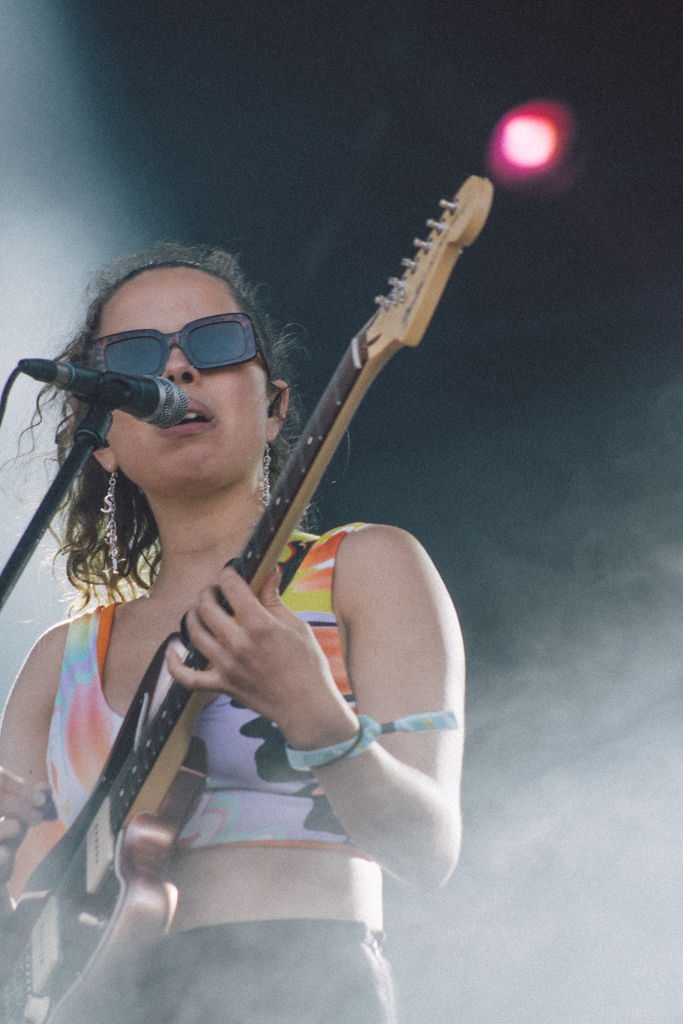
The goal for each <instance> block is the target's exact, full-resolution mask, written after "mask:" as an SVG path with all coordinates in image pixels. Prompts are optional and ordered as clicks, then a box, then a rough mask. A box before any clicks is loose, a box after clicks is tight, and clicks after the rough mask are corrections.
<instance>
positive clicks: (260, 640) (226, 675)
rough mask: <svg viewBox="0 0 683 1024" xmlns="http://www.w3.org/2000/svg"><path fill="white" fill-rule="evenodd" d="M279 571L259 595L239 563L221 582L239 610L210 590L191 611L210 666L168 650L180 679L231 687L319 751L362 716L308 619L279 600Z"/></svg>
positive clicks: (195, 637) (289, 736)
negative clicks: (202, 667)
mask: <svg viewBox="0 0 683 1024" xmlns="http://www.w3.org/2000/svg"><path fill="white" fill-rule="evenodd" d="M278 582H279V572H277V571H275V572H273V573H272V574H271V575H270V577H269V578H268V579H267V580H266V582H265V584H264V586H263V589H262V591H261V594H260V596H259V598H256V597H255V596H254V594H253V593H252V591H251V590H250V588H249V586H248V585H247V584H246V583H245V582H244V580H243V579H242V578H241V577H240V576H239V575H238V573H236V572H235V570H234V569H224V570H223V572H222V573H221V575H220V577H219V579H218V586H219V587H220V590H221V591H222V593H223V595H224V596H225V599H226V600H227V602H228V604H229V605H230V607H231V608H232V609H233V610H234V612H235V615H234V617H233V616H231V615H229V614H228V613H227V612H226V611H225V610H224V609H223V608H222V607H221V606H220V604H219V603H218V601H217V599H216V590H215V588H211V587H209V588H207V589H206V590H204V591H203V592H202V593H201V595H200V597H199V600H198V601H197V603H196V604H195V605H194V606H193V607H192V608H191V609H190V611H189V612H188V614H187V626H188V629H189V632H190V637H191V638H192V643H193V644H194V646H195V647H196V648H197V650H199V651H201V653H202V654H203V655H204V656H205V657H206V658H208V659H209V661H210V667H209V668H208V669H207V670H206V671H204V672H198V671H196V670H194V669H190V668H187V667H186V666H185V665H183V663H182V661H181V660H180V658H179V657H178V655H177V654H176V653H175V651H171V652H170V653H169V655H168V667H169V670H170V672H171V673H172V675H173V677H174V679H177V680H178V682H180V683H182V684H183V685H184V686H187V687H188V688H190V689H197V690H207V691H211V692H221V693H226V694H228V695H229V696H230V697H234V698H235V700H238V701H239V702H240V703H241V704H244V705H245V706H246V707H248V708H251V709H252V711H255V712H257V713H258V714H260V715H263V716H264V717H265V718H267V719H269V720H270V721H271V722H275V723H276V725H277V726H278V727H279V728H280V730H281V731H282V733H283V734H284V736H285V738H286V740H287V742H288V743H289V744H290V746H292V747H296V748H298V749H301V750H314V749H316V748H318V747H326V746H329V745H331V744H333V743H339V742H341V741H342V740H347V739H350V738H351V737H352V736H354V735H355V734H356V733H357V732H358V721H357V719H356V716H355V715H354V714H353V712H352V711H351V709H350V708H349V706H348V704H347V703H346V701H345V700H344V698H343V697H342V695H341V694H340V693H339V690H338V689H337V686H336V685H335V682H334V679H333V678H332V673H331V671H330V667H329V665H328V663H327V660H326V658H325V656H324V654H323V652H322V650H321V648H320V645H319V644H318V642H317V641H316V639H315V637H314V636H313V632H312V630H311V628H310V626H308V624H307V623H305V622H302V621H301V620H300V619H298V618H297V617H296V615H294V613H293V612H291V611H290V610H289V609H288V608H286V607H285V605H284V604H283V603H282V601H281V600H280V594H279V591H278Z"/></svg>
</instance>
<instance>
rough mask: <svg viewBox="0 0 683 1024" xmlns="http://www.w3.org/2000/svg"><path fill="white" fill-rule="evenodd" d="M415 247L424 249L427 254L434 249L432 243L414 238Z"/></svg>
mask: <svg viewBox="0 0 683 1024" xmlns="http://www.w3.org/2000/svg"><path fill="white" fill-rule="evenodd" d="M413 245H414V246H415V248H416V249H424V250H425V252H426V251H427V250H428V249H431V247H432V243H431V242H425V241H424V240H423V239H422V238H414V239H413Z"/></svg>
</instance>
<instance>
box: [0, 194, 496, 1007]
mask: <svg viewBox="0 0 683 1024" xmlns="http://www.w3.org/2000/svg"><path fill="white" fill-rule="evenodd" d="M492 198H493V188H492V186H491V184H490V182H489V181H487V180H486V179H483V178H478V177H474V176H473V177H470V178H468V179H467V181H466V182H465V183H464V185H463V186H462V188H461V189H460V190H459V191H458V193H457V194H456V195H455V196H454V198H453V199H452V200H445V199H444V200H441V202H440V207H441V211H440V215H439V217H438V219H436V218H435V219H430V220H428V221H427V226H428V227H429V229H430V231H429V234H428V236H427V237H426V238H425V239H419V238H416V239H415V241H414V247H415V252H414V254H413V255H412V256H411V257H410V258H406V259H404V260H403V267H404V272H403V274H402V276H401V277H391V278H389V288H390V290H389V292H388V294H386V295H380V296H378V297H377V298H376V299H375V302H376V304H377V306H378V309H377V311H376V312H375V314H374V315H373V316H372V317H371V318H370V320H369V321H368V322H367V323H366V324H365V325H364V327H363V328H362V329H361V330H360V331H359V333H358V334H357V335H356V336H355V337H354V338H353V339H352V341H351V343H350V345H349V347H348V349H347V351H346V352H345V354H344V356H343V358H342V361H341V363H340V365H339V367H338V368H337V370H336V372H335V373H334V376H333V377H332V380H331V381H330V383H329V385H328V387H327V389H326V391H325V393H324V395H323V396H322V398H321V400H320V402H319V403H318V406H317V408H316V409H315V411H314V413H313V415H312V416H311V418H310V420H309V422H308V424H307V425H306V428H305V429H304V431H303V433H302V435H301V438H300V440H299V442H298V443H297V445H296V447H295V448H294V450H293V452H292V454H291V456H290V458H289V460H288V462H287V465H286V466H285V468H284V470H283V472H282V474H281V475H280V478H279V480H278V482H277V485H276V487H275V488H274V490H273V493H272V496H271V501H270V504H269V505H268V507H267V508H266V510H265V511H264V513H263V515H262V517H261V519H260V520H259V522H258V523H257V525H256V527H255V528H254V531H253V533H252V535H251V537H250V539H249V541H248V542H247V545H246V546H245V548H244V550H243V551H242V553H241V554H240V556H239V558H237V559H235V560H234V561H233V563H232V564H233V565H234V566H235V567H236V569H237V571H238V572H239V573H240V574H241V575H242V577H243V578H244V579H245V580H246V581H247V583H248V584H249V585H250V587H251V588H252V590H253V591H254V593H256V594H258V593H259V592H260V590H261V587H262V586H263V583H264V581H265V579H266V578H267V576H268V575H269V574H270V572H272V570H273V568H274V567H275V564H276V563H277V560H278V557H279V556H280V554H281V552H282V551H283V549H284V547H285V545H286V543H287V541H288V539H289V536H290V534H291V533H292V531H293V530H294V529H295V528H296V526H297V524H298V522H299V520H300V518H301V516H302V515H303V512H304V510H305V508H306V506H307V504H308V502H309V501H310V499H311V496H312V495H313V493H314V491H315V489H316V487H317V485H318V483H319V481H320V478H321V477H322V474H323V472H324V471H325V469H326V467H327V465H328V464H329V462H330V459H331V458H332V455H333V454H334V451H335V449H336V447H337V445H338V443H339V441H340V439H341V438H342V437H343V434H344V432H345V430H346V428H347V426H348V424H349V422H350V421H351V418H352V416H353V414H354V413H355V411H356V408H357V407H358V405H359V403H360V401H361V399H362V397H363V396H364V394H365V392H366V391H367V390H368V388H369V387H370V384H371V383H372V381H373V380H374V378H375V377H376V376H377V374H378V373H379V371H380V370H381V369H382V367H383V366H384V365H385V364H386V363H387V362H388V360H389V359H390V358H391V357H392V356H393V355H394V354H395V353H396V352H397V351H398V350H399V349H400V348H403V347H404V346H410V347H415V346H417V345H418V344H419V343H420V341H421V339H422V336H423V334H424V332H425V330H426V328H427V325H428V324H429V321H430V319H431V317H432V315H433V313H434V310H435V309H436V306H437V304H438V302H439V300H440V298H441V295H442V293H443V290H444V288H445V286H446V282H447V280H448V278H449V276H450V274H451V271H452V269H453V267H454V265H455V262H456V260H457V258H458V256H459V255H460V253H461V251H462V250H463V249H464V248H465V247H466V246H468V245H470V244H471V243H472V242H473V241H474V240H475V239H476V238H477V236H478V235H479V233H480V231H481V229H482V228H483V226H484V223H485V222H486V218H487V216H488V213H489V209H490V206H491V201H492ZM181 633H182V630H181ZM183 641H184V642H183ZM169 643H171V644H174V645H177V647H178V649H179V650H181V652H182V654H183V655H184V661H185V664H188V665H190V666H191V667H194V668H200V669H201V668H205V667H206V664H207V662H206V659H205V658H204V657H203V655H201V654H200V652H198V651H196V650H195V649H194V648H193V647H192V645H191V643H190V641H189V637H187V636H183V637H182V638H181V637H178V636H177V635H174V636H172V637H169V639H168V641H166V642H165V644H164V645H162V647H161V648H160V650H159V651H158V652H157V655H156V656H155V659H154V661H153V662H152V664H151V665H150V667H149V669H148V670H147V672H146V674H145V679H143V682H142V684H141V686H140V688H139V690H138V692H137V694H136V697H135V698H134V700H133V703H132V705H131V709H130V711H129V713H128V715H127V716H126V719H125V720H124V723H123V725H122V727H121V730H120V732H119V736H118V738H117V741H116V743H115V745H114V748H113V750H112V753H111V755H110V758H109V761H108V763H107V766H106V768H105V769H104V772H103V774H102V776H101V778H100V781H99V783H98V785H97V787H96V788H95V790H94V792H93V794H92V795H91V797H90V799H89V801H88V803H87V804H86V806H85V807H84V808H83V810H82V812H81V814H80V815H79V817H78V818H77V819H76V821H75V822H74V824H73V825H72V826H71V828H70V829H69V831H68V832H67V833H66V835H65V836H64V837H63V838H62V839H61V840H60V842H59V843H58V844H57V845H56V846H55V847H54V849H53V850H52V851H51V852H50V853H49V854H48V855H47V857H46V858H45V859H44V861H43V862H42V863H41V864H40V865H39V866H38V868H37V869H36V870H35V871H34V873H33V875H32V876H31V879H30V880H29V891H28V892H27V893H25V895H24V896H23V897H22V899H21V900H20V901H19V904H18V906H17V909H16V910H15V912H14V914H13V915H11V917H10V920H9V924H8V926H7V927H6V929H5V935H4V936H3V937H2V938H0V985H1V986H2V989H1V999H0V1024H26V1022H27V1021H28V1022H31V1024H92V1021H93V1020H95V1019H96V1020H97V1022H98V1024H114V1022H116V1024H119V1022H123V1021H125V1020H126V1019H127V1017H128V1016H129V1015H132V1009H133V1008H132V1006H130V1007H128V1006H127V1004H126V999H127V998H131V993H133V992H134V984H133V982H134V979H135V976H136V971H137V970H139V967H140V965H141V964H142V963H143V962H144V958H145V954H146V951H148V950H149V949H150V948H152V946H153V945H154V943H156V942H157V941H158V939H159V938H160V936H161V935H163V933H164V932H165V931H167V930H168V928H169V927H170V924H171V921H172V918H173V913H174V909H175V901H176V900H177V892H176V891H175V889H174V887H173V886H171V885H170V884H169V883H167V882H166V881H165V879H164V872H165V867H166V865H167V863H168V859H169V858H170V855H171V853H172V850H173V846H174V843H175V841H176V839H177V836H178V835H179V834H180V831H181V830H182V827H183V825H184V823H185V821H186V820H187V818H188V817H189V815H190V814H191V812H192V809H193V807H194V804H195V802H196V800H197V798H198V795H199V793H200V791H201V788H202V786H203V784H204V781H205V778H206V774H205V766H204V764H203V763H202V750H201V743H200V741H193V740H192V732H193V728H194V723H195V721H196V718H197V716H198V714H199V712H200V710H201V708H202V706H203V704H204V700H205V696H204V694H200V693H196V692H195V693H193V692H191V691H189V690H187V689H185V687H183V686H181V684H180V683H177V682H175V681H173V680H172V679H171V678H170V677H169V676H168V673H167V671H166V670H165V669H162V665H163V661H164V658H163V655H164V650H165V648H166V646H167V645H168V644H169ZM191 741H192V742H191ZM123 979H127V980H126V981H123ZM94 1006H97V1010H96V1012H95V1013H93V1007H94ZM109 1007H113V1008H114V1010H113V1011H112V1012H111V1013H110V1011H109V1009H108V1008H109Z"/></svg>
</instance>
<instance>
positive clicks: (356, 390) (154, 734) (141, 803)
mask: <svg viewBox="0 0 683 1024" xmlns="http://www.w3.org/2000/svg"><path fill="white" fill-rule="evenodd" d="M492 195H493V190H492V187H491V184H490V182H488V181H486V180H485V179H482V178H476V177H471V178H468V180H467V181H466V182H465V184H464V185H463V186H462V188H461V189H460V191H459V192H458V193H457V195H456V196H455V197H454V198H453V200H452V201H448V200H442V201H441V204H440V205H441V209H442V211H443V213H442V214H441V219H440V220H439V221H435V220H429V221H427V224H428V226H430V227H431V229H432V230H431V232H430V235H429V238H428V239H427V240H424V241H423V240H420V239H416V240H415V246H416V247H417V252H416V253H415V256H414V258H413V259H406V260H404V261H403V264H404V266H405V267H406V268H407V269H406V272H405V273H404V275H403V277H402V278H401V279H400V280H399V279H398V278H390V279H389V283H390V285H391V291H390V293H389V295H388V296H386V297H385V296H379V297H378V298H377V299H376V300H375V301H376V302H377V304H378V306H379V310H378V311H377V313H375V315H374V316H373V317H372V318H371V319H370V320H369V321H368V322H367V323H366V324H365V326H364V327H363V328H362V329H361V331H360V332H359V333H358V334H357V335H356V336H355V337H354V338H353V339H352V341H351V343H350V345H349V347H348V349H347V351H346V352H345V354H344V357H343V358H342V361H341V363H340V364H339V366H338V368H337V370H336V372H335V374H334V376H333V377H332V380H331V381H330V383H329V385H328V387H327V389H326V390H325V393H324V394H323V396H322V398H321V399H320V402H319V403H318V405H317V407H316V409H315V411H314V413H313V415H312V416H311V418H310V420H309V421H308V423H307V424H306V428H305V429H304V431H303V433H302V435H301V437H300V439H299V441H298V443H297V444H296V447H295V448H294V450H293V452H292V453H291V455H290V457H289V459H288V461H287V464H286V466H285V468H284V470H283V472H282V474H281V476H280V478H279V480H278V482H277V485H276V487H275V488H274V490H273V493H272V495H271V500H270V503H269V505H268V507H267V508H266V509H265V511H264V513H263V515H262V516H261V519H260V520H259V522H258V523H257V525H256V527H255V528H254V531H253V533H252V535H251V537H250V538H249V541H248V542H247V544H246V546H245V547H244V549H243V551H242V552H241V554H240V555H239V558H238V559H237V560H236V561H235V562H233V563H232V564H233V565H235V568H236V569H237V571H238V572H239V573H240V575H241V576H242V577H243V578H244V579H245V580H246V581H247V583H248V584H249V586H250V587H251V589H252V590H253V591H254V593H256V594H258V593H260V591H261V588H262V586H263V584H264V582H265V580H266V578H267V576H268V575H269V573H271V572H272V570H273V569H274V567H275V565H276V563H277V561H278V558H279V557H280V555H281V553H282V551H283V550H284V548H285V545H286V543H287V541H288V540H289V537H290V534H291V533H292V531H293V530H294V529H295V528H296V526H297V524H298V523H299V520H300V519H301V517H302V515H303V513H304V511H305V509H306V506H307V505H308V503H309V501H310V500H311V497H312V496H313V494H314V492H315V490H316V488H317V486H318V483H319V482H320V479H321V477H322V475H323V473H324V471H325V469H326V468H327V466H328V464H329V462H330V460H331V458H332V456H333V454H334V452H335V450H336V448H337V445H338V444H339V442H340V440H341V438H342V437H343V435H344V431H345V430H346V428H347V427H348V425H349V423H350V421H351V419H352V417H353V415H354V413H355V411H356V409H357V408H358V405H359V403H360V401H361V399H362V398H363V396H364V395H365V393H366V391H367V390H368V388H369V387H370V385H371V384H372V382H373V380H374V379H375V377H376V376H377V374H378V373H379V372H380V370H381V369H382V367H383V366H385V365H386V363H387V362H388V360H389V359H390V358H391V357H392V356H393V355H394V354H395V353H396V352H397V351H398V350H399V349H400V348H402V347H404V346H405V345H409V346H416V345H418V344H419V342H420V340H421V338H422V335H423V334H424V331H425V330H426V328H427V325H428V323H429V321H430V319H431V316H432V314H433V312H434V310H435V308H436V306H437V304H438V302H439V299H440V298H441V295H442V292H443V289H444V287H445V285H446V282H447V280H448V278H449V276H450V274H451V271H452V270H453V267H454V265H455V262H456V260H457V259H458V256H459V255H460V253H461V252H462V249H463V248H464V247H465V246H468V245H470V244H471V243H472V242H473V241H474V240H475V238H477V236H478V234H479V232H480V231H481V229H482V227H483V225H484V223H485V221H486V218H487V216H488V212H489V209H490V206H491V200H492ZM183 639H184V641H185V642H186V645H188V647H189V649H188V654H187V657H186V658H185V664H186V665H189V666H190V667H192V668H197V669H203V668H205V667H206V665H207V661H206V658H204V656H203V655H202V654H201V653H200V652H199V651H197V650H196V649H195V648H193V647H192V645H191V644H189V638H187V637H186V636H183ZM203 704H204V696H203V695H202V694H200V693H192V694H190V693H189V692H188V691H187V690H186V689H185V688H184V687H182V686H181V685H180V684H179V683H175V682H174V683H173V684H172V685H171V688H170V690H169V692H168V694H167V695H166V698H165V700H164V702H163V703H162V705H161V707H160V708H159V711H158V712H157V714H156V715H155V716H154V719H153V720H152V721H151V722H149V723H148V724H147V726H146V728H145V730H144V732H143V735H142V737H141V740H140V743H139V744H138V746H137V748H136V749H135V750H134V751H132V752H131V753H130V755H129V757H128V759H127V761H126V764H125V765H124V769H123V770H122V772H121V775H120V779H117V782H116V784H115V786H114V787H113V791H112V800H113V805H112V815H113V817H112V824H115V825H116V827H117V828H118V827H119V824H120V823H127V822H128V821H129V820H130V818H131V817H132V816H133V815H134V814H136V813H138V812H139V811H152V812H154V811H155V810H156V809H157V807H158V806H159V804H160V803H161V800H162V799H163V797H164V795H165V793H166V790H167V789H168V786H169V785H170V783H171V781H172V780H173V778H174V776H175V773H176V772H177V770H178V768H179V767H180V765H181V764H182V761H183V758H184V757H185V754H186V752H187V749H188V745H189V742H190V737H191V735H192V730H193V728H194V722H195V720H196V718H197V715H198V714H199V712H200V711H201V709H202V707H203ZM117 794H118V795H117Z"/></svg>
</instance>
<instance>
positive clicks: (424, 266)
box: [366, 175, 493, 359]
mask: <svg viewBox="0 0 683 1024" xmlns="http://www.w3.org/2000/svg"><path fill="white" fill-rule="evenodd" d="M492 200H493V185H492V184H491V182H490V181H489V180H488V179H487V178H478V177H476V176H475V175H472V176H471V177H470V178H468V179H467V181H466V182H465V183H464V185H463V186H462V188H461V189H460V190H459V191H458V192H457V193H456V194H455V196H454V197H453V199H442V200H441V202H440V204H439V205H440V207H441V215H440V217H439V219H438V220H436V219H431V218H430V220H428V221H427V227H428V228H431V231H430V233H429V235H428V236H427V238H425V239H420V238H416V239H415V241H414V243H413V244H414V245H415V248H416V252H415V255H414V256H413V257H412V258H410V259H404V260H403V266H404V267H405V272H404V274H403V276H402V277H400V278H398V277H390V278H389V285H390V286H391V291H390V292H389V294H388V295H378V296H377V298H376V299H375V302H376V303H377V305H378V306H379V307H380V308H379V312H378V313H377V314H376V316H375V317H374V319H373V320H372V322H371V324H370V325H368V331H367V336H366V342H367V345H368V349H367V351H368V358H370V359H372V358H374V357H375V356H378V355H379V354H380V353H381V352H382V351H383V350H384V349H385V348H386V347H387V346H388V345H392V344H395V343H396V342H398V343H399V344H401V345H411V346H415V345H419V344H420V341H421V340H422V335H423V334H424V332H425V330H426V328H427V325H428V323H429V321H430V320H431V318H432V314H433V313H434V310H435V309H436V306H437V303H438V302H439V299H440V298H441V295H442V292H443V290H444V288H445V286H446V282H447V281H448V278H449V276H450V273H451V271H452V269H453V266H454V264H455V261H456V260H457V258H458V256H459V255H460V253H461V251H462V250H463V249H464V248H465V247H466V246H468V245H471V244H472V242H473V241H474V240H475V238H476V237H477V236H478V234H479V232H480V231H481V229H482V228H483V226H484V224H485V223H486V218H487V217H488V214H489V210H490V209H491V202H492Z"/></svg>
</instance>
